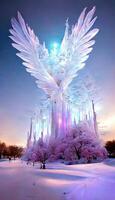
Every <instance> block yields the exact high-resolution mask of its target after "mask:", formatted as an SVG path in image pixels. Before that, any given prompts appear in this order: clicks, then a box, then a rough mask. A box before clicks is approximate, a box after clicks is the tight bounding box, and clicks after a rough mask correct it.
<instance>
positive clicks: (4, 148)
mask: <svg viewBox="0 0 115 200" xmlns="http://www.w3.org/2000/svg"><path fill="white" fill-rule="evenodd" d="M22 152H23V148H22V147H19V146H16V145H6V144H5V142H1V141H0V159H2V158H13V159H15V158H19V157H21V156H22Z"/></svg>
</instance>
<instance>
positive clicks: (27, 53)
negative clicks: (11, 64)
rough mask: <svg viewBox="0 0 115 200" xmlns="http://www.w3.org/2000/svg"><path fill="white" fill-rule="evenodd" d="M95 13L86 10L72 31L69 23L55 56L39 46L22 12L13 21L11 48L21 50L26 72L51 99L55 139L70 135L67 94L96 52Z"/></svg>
mask: <svg viewBox="0 0 115 200" xmlns="http://www.w3.org/2000/svg"><path fill="white" fill-rule="evenodd" d="M94 12H95V7H93V9H92V10H90V11H89V12H88V13H87V14H86V8H85V9H84V10H83V11H82V13H81V15H80V17H79V19H78V22H77V23H76V24H75V25H74V26H72V29H71V30H69V24H68V21H66V28H65V34H64V37H63V40H62V42H61V45H60V48H59V51H58V53H56V55H55V53H54V54H53V53H50V52H49V51H48V49H47V48H46V47H45V43H44V44H41V43H40V41H39V39H38V37H37V36H36V35H35V34H34V31H33V30H32V29H31V28H30V27H29V26H28V25H27V24H26V23H25V21H24V19H23V18H22V16H21V14H20V13H19V12H18V20H16V19H15V18H13V19H12V20H11V24H12V29H10V33H11V36H10V38H11V39H12V40H13V43H12V46H13V47H15V48H16V49H17V50H18V51H19V53H17V55H18V56H19V57H20V58H21V59H22V60H23V61H24V62H23V65H24V66H25V67H26V70H27V72H29V73H30V74H31V75H32V76H34V77H35V79H36V83H37V86H38V87H39V88H41V89H42V90H44V92H45V93H46V94H47V95H48V97H49V98H50V101H51V105H52V108H51V114H50V121H51V124H50V126H51V134H52V135H54V136H55V137H57V136H60V135H61V134H62V132H63V134H64V133H65V132H67V129H68V125H70V126H71V111H70V109H69V104H68V101H67V98H66V93H67V89H68V87H70V84H71V82H72V80H73V79H74V78H75V77H77V75H78V71H79V70H81V69H83V68H84V66H85V61H86V60H87V59H88V57H89V53H90V52H91V51H92V49H93V48H92V46H93V45H94V43H95V41H94V40H93V37H94V36H95V35H96V34H97V33H98V31H99V29H97V28H94V29H92V30H91V28H92V26H93V24H94V23H95V21H96V18H97V17H94V18H93V15H94Z"/></svg>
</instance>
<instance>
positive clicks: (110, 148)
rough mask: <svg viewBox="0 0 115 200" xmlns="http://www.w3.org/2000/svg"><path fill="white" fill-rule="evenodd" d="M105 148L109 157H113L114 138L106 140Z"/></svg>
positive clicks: (114, 149)
mask: <svg viewBox="0 0 115 200" xmlns="http://www.w3.org/2000/svg"><path fill="white" fill-rule="evenodd" d="M105 148H106V149H107V151H108V153H109V157H110V158H115V140H112V141H107V142H106V144H105Z"/></svg>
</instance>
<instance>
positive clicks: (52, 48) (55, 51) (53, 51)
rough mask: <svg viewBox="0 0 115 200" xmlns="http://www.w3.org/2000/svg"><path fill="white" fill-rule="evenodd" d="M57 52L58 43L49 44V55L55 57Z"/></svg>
mask: <svg viewBox="0 0 115 200" xmlns="http://www.w3.org/2000/svg"><path fill="white" fill-rule="evenodd" d="M58 51H59V43H57V42H53V43H51V54H53V55H56V54H57V53H58Z"/></svg>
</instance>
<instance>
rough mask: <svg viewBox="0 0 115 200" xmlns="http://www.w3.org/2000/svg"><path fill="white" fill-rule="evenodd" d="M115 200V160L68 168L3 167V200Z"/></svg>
mask: <svg viewBox="0 0 115 200" xmlns="http://www.w3.org/2000/svg"><path fill="white" fill-rule="evenodd" d="M84 199H85V200H115V159H114V160H107V161H106V162H105V163H95V164H81V165H71V166H67V165H64V164H61V163H52V164H47V169H46V170H40V169H39V167H38V165H36V166H35V167H33V166H32V165H26V164H25V162H23V163H22V162H21V161H20V160H19V161H12V162H10V163H9V162H8V161H5V162H1V163H0V200H84Z"/></svg>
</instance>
